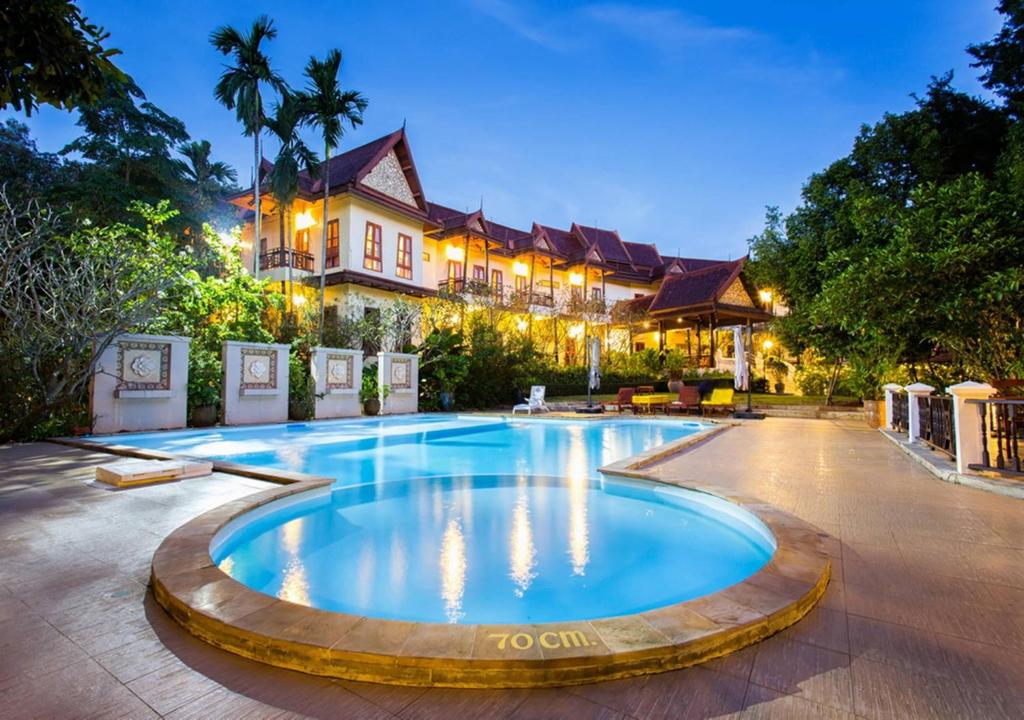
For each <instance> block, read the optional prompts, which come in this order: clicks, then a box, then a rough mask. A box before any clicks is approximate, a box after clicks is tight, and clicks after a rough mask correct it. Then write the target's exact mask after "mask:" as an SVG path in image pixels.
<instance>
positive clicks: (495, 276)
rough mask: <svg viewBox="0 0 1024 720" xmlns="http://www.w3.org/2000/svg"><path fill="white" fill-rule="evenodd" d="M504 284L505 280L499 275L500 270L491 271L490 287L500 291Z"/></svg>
mask: <svg viewBox="0 0 1024 720" xmlns="http://www.w3.org/2000/svg"><path fill="white" fill-rule="evenodd" d="M504 284H505V280H504V278H503V277H502V275H501V270H491V287H492V288H494V289H495V290H501V286H502V285H504Z"/></svg>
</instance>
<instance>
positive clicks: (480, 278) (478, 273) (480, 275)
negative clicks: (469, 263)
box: [473, 265, 487, 283]
mask: <svg viewBox="0 0 1024 720" xmlns="http://www.w3.org/2000/svg"><path fill="white" fill-rule="evenodd" d="M473 280H474V281H475V282H479V283H485V282H487V270H486V268H484V266H483V265H474V266H473Z"/></svg>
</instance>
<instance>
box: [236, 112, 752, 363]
mask: <svg viewBox="0 0 1024 720" xmlns="http://www.w3.org/2000/svg"><path fill="white" fill-rule="evenodd" d="M260 173H261V181H262V185H261V187H267V185H268V183H267V180H268V179H269V177H270V175H271V174H272V173H273V165H272V164H271V163H269V162H267V161H264V162H263V164H262V166H261V168H260ZM328 177H329V179H330V188H329V202H328V208H327V217H326V218H324V217H323V212H322V207H323V206H322V199H323V193H324V178H328ZM232 202H233V203H234V204H235V205H237V206H238V207H240V208H242V209H243V210H245V211H248V212H247V213H246V222H245V225H244V228H243V237H242V240H243V255H244V259H245V261H246V263H247V266H248V267H253V265H254V261H255V258H254V257H253V253H254V252H256V253H258V261H259V268H260V275H261V277H269V278H271V279H272V280H273V281H277V282H280V283H282V290H283V291H284V292H286V293H287V294H288V295H291V296H296V297H299V298H301V297H305V296H303V295H300V294H296V290H295V288H299V289H300V290H301V288H302V286H303V285H304V284H307V285H308V284H311V283H312V284H315V281H316V279H317V278H318V276H319V273H320V269H321V263H325V265H326V281H325V284H326V287H327V291H326V302H327V306H328V308H329V311H330V312H331V313H332V314H337V313H355V314H362V313H368V312H370V313H372V312H374V307H375V306H376V305H379V304H380V303H381V302H382V301H387V300H390V299H392V298H394V297H396V296H398V295H401V296H403V297H406V298H430V297H441V298H448V299H451V300H453V301H457V302H464V303H466V305H467V307H469V308H473V307H477V306H484V307H489V308H499V309H501V310H502V311H505V312H507V313H508V315H509V318H510V319H511V322H512V327H513V328H514V329H516V330H518V331H520V332H523V333H528V334H529V335H530V336H531V337H532V338H533V339H534V341H535V342H537V343H538V344H539V345H540V346H541V347H544V348H545V349H546V351H547V352H550V353H551V354H552V355H553V356H554V358H555V359H557V360H559V361H564V362H568V363H572V362H578V361H581V359H582V355H583V346H584V339H585V338H586V337H592V336H595V335H596V336H597V337H599V338H601V340H602V343H603V344H604V346H605V348H606V349H609V350H617V351H625V352H634V351H641V350H647V349H653V350H657V351H659V352H662V351H665V350H669V349H672V350H679V351H682V352H683V353H684V354H686V355H688V356H689V357H690V358H691V359H692V361H693V363H694V364H695V365H697V366H699V367H722V366H725V367H726V369H728V367H729V366H730V365H731V338H732V333H731V332H728V333H725V332H716V331H717V330H719V329H721V328H724V327H729V326H736V325H740V326H745V325H747V324H748V323H758V322H763V321H765V320H768V319H769V318H770V317H771V312H770V311H769V308H768V306H767V303H766V301H765V300H764V298H762V297H761V296H759V294H758V292H757V291H756V289H755V288H754V287H753V286H752V284H751V283H750V281H749V280H748V278H747V277H746V275H745V274H744V263H745V260H746V259H745V258H741V259H739V260H709V259H697V258H687V257H665V256H663V255H662V254H661V253H660V252H659V251H658V249H657V246H656V244H648V243H639V242H633V241H629V240H624V239H623V238H622V237H620V236H619V233H618V232H616V231H615V230H607V229H602V228H596V227H589V226H586V225H580V224H578V223H572V224H571V225H570V226H569V227H568V228H564V229H563V228H557V227H552V226H548V225H543V224H540V223H538V222H533V223H532V224H531V225H530V226H529V227H528V228H525V227H523V228H516V227H511V226H508V225H504V224H501V223H499V222H497V221H495V220H492V219H490V218H488V217H486V216H485V215H484V213H483V211H482V210H476V211H471V212H466V211H460V210H456V209H453V208H450V207H446V206H443V205H440V204H437V203H433V202H430V201H428V199H427V197H426V195H425V193H424V190H423V185H422V183H421V182H420V179H419V175H418V173H417V171H416V164H415V162H414V160H413V155H412V151H411V149H410V146H409V140H408V137H407V135H406V132H405V129H404V128H403V129H400V130H397V131H395V132H393V133H391V134H389V135H386V136H384V137H381V138H378V139H376V140H374V141H372V142H369V143H367V144H365V145H362V146H361V147H357V148H355V149H353V150H349V151H348V152H345V153H343V154H340V155H338V156H336V157H334V158H332V159H331V160H330V162H329V163H328V164H327V165H326V166H322V167H321V170H320V174H319V177H318V178H312V177H310V176H309V175H308V174H307V173H302V174H301V175H300V184H299V193H298V196H297V197H296V199H295V200H294V202H293V204H292V207H291V208H285V209H283V210H284V211H283V212H282V208H278V207H277V206H276V205H275V202H274V199H273V197H272V196H271V195H270V194H269V193H267V194H265V195H263V196H262V198H261V204H262V210H263V212H264V218H263V221H262V228H261V233H260V234H261V237H260V238H259V239H258V242H257V241H256V238H254V237H253V233H254V223H253V213H252V210H253V207H254V203H253V196H252V192H251V190H250V191H246V192H242V193H239V194H238V195H236V196H235V197H233V198H232ZM324 222H326V223H327V252H326V255H325V256H324V257H321V233H322V228H323V223H324ZM289 237H290V238H291V248H290V249H289V243H288V238H289ZM674 242H675V240H674V239H673V243H674Z"/></svg>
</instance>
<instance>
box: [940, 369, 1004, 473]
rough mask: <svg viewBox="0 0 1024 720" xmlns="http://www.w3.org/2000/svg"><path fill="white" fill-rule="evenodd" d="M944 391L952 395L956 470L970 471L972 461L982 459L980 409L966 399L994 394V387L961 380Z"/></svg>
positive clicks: (979, 398) (975, 398)
mask: <svg viewBox="0 0 1024 720" xmlns="http://www.w3.org/2000/svg"><path fill="white" fill-rule="evenodd" d="M946 392H948V393H949V394H950V395H952V396H953V433H954V435H955V437H956V470H957V472H959V473H962V474H965V473H969V472H970V467H968V466H969V465H971V464H972V463H980V462H981V461H982V451H983V450H984V448H983V447H982V444H981V410H980V409H979V406H978V405H974V404H968V402H967V401H968V400H984V399H986V398H990V397H992V396H993V395H995V392H996V389H995V388H994V387H992V386H991V385H988V384H987V383H977V382H971V381H967V382H962V383H960V384H959V385H950V386H949V387H948V388H946Z"/></svg>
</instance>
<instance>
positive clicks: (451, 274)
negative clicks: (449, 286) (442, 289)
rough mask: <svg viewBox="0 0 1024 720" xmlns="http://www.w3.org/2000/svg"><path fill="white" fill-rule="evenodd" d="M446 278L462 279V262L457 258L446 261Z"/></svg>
mask: <svg viewBox="0 0 1024 720" xmlns="http://www.w3.org/2000/svg"><path fill="white" fill-rule="evenodd" d="M448 279H449V280H460V279H462V263H460V262H459V261H458V260H449V261H448Z"/></svg>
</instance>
